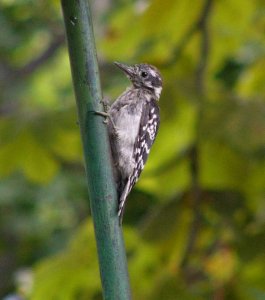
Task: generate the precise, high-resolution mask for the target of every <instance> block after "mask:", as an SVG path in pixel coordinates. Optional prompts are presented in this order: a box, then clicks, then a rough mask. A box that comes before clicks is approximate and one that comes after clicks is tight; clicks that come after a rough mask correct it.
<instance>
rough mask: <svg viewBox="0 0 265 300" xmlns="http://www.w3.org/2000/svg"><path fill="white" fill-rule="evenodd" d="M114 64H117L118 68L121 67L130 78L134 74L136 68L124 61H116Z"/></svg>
mask: <svg viewBox="0 0 265 300" xmlns="http://www.w3.org/2000/svg"><path fill="white" fill-rule="evenodd" d="M114 65H116V66H117V67H118V68H120V69H121V70H122V71H123V72H124V73H125V74H126V75H127V76H128V77H129V78H131V77H132V76H133V74H134V68H133V67H131V66H128V65H125V64H122V63H119V62H117V61H115V62H114Z"/></svg>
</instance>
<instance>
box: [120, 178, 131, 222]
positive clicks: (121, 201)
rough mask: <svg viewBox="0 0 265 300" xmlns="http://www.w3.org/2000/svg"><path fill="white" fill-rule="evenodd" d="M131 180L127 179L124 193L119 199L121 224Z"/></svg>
mask: <svg viewBox="0 0 265 300" xmlns="http://www.w3.org/2000/svg"><path fill="white" fill-rule="evenodd" d="M131 188H132V186H131V181H130V179H129V180H128V181H127V183H126V185H125V187H124V189H123V191H122V194H121V196H120V199H119V211H118V217H119V224H120V225H121V224H122V219H123V214H124V210H125V202H126V199H127V197H128V195H129V193H130V191H131Z"/></svg>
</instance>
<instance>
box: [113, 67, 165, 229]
mask: <svg viewBox="0 0 265 300" xmlns="http://www.w3.org/2000/svg"><path fill="white" fill-rule="evenodd" d="M115 65H116V66H118V67H119V68H120V69H121V70H122V71H123V72H124V73H125V74H126V76H127V77H128V78H129V79H130V80H131V82H132V87H130V88H128V89H127V90H126V91H125V92H124V93H123V94H121V95H120V96H119V97H118V99H117V100H116V101H115V102H114V103H113V104H112V105H111V107H110V109H109V111H108V115H109V119H110V120H109V122H108V131H109V136H110V144H111V150H112V156H113V161H114V172H115V179H116V182H117V189H118V194H119V211H118V215H119V219H120V224H121V222H122V217H123V213H124V208H125V202H126V199H127V196H128V194H129V193H130V191H131V189H132V188H133V186H134V185H135V183H136V182H137V180H138V178H139V176H140V174H141V172H142V170H143V168H144V165H145V163H146V160H147V158H148V155H149V152H150V148H151V146H152V145H153V143H154V140H155V137H156V135H157V131H158V128H159V123H160V117H159V107H158V104H157V102H158V100H159V97H160V94H161V91H162V79H161V75H160V73H159V71H158V70H157V69H156V68H155V67H153V66H151V65H148V64H136V65H133V66H128V65H125V64H121V63H117V62H115Z"/></svg>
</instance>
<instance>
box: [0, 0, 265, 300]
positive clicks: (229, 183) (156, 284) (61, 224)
mask: <svg viewBox="0 0 265 300" xmlns="http://www.w3.org/2000/svg"><path fill="white" fill-rule="evenodd" d="M94 2H95V3H94ZM94 2H92V1H91V4H92V8H93V19H94V29H95V34H96V41H97V49H98V57H99V66H100V72H101V80H102V86H103V93H104V95H105V96H108V97H110V98H112V99H115V97H117V96H118V95H119V94H120V93H121V92H122V91H123V90H124V89H125V87H126V86H127V85H128V81H127V79H126V78H125V77H124V76H123V75H122V74H121V72H120V71H119V70H118V69H116V68H115V67H114V66H113V64H112V62H113V61H122V62H125V63H138V62H147V63H151V64H154V65H155V66H157V67H158V68H159V69H160V70H161V73H162V76H163V79H164V89H163V92H162V96H161V100H160V107H161V118H162V121H161V127H160V131H159V134H158V137H157V141H156V143H155V145H154V146H153V149H152V151H151V155H150V158H149V160H148V163H147V165H146V168H145V170H144V172H143V174H142V176H141V180H140V181H139V182H138V184H137V185H136V187H135V188H134V190H133V191H132V193H131V195H130V197H129V200H128V205H127V209H126V213H125V218H124V233H125V243H126V248H127V255H128V260H129V272H130V277H131V284H132V291H133V295H134V299H137V300H138V299H139V300H141V299H142V300H148V299H152V300H153V299H165V300H171V299H172V300H175V299H181V300H186V299H188V300H189V299H192V300H200V299H202V300H204V299H213V300H222V299H235V300H252V299H253V300H260V299H265V288H264V286H265V285H264V269H265V229H264V228H265V226H264V225H265V224H264V223H265V104H264V101H265V100H264V98H265V96H264V95H265V84H264V82H265V72H264V70H265V38H264V32H265V5H264V1H261V0H252V1H249V0H233V1H228V0H220V1H214V0H213V1H210V0H207V1H202V0H199V1H187V0H177V1H176V0H154V1H150V2H148V1H146V2H144V1H126V0H123V1H122V0H120V1H104V2H103V1H94ZM98 2H100V3H98ZM0 24H1V38H0V179H1V182H0V237H1V239H0V297H3V296H4V295H7V294H10V293H14V292H16V293H19V294H20V295H23V296H24V297H25V298H26V299H34V300H35V299H37V300H38V299H40V300H42V299H56V300H57V299H64V300H67V299H69V300H72V299H101V287H100V279H99V271H98V264H97V254H96V248H95V242H94V236H93V227H92V223H91V218H90V212H89V211H90V210H89V207H88V201H87V188H86V182H85V174H84V169H83V160H82V152H81V144H80V134H79V128H78V125H77V124H76V121H77V113H76V106H75V101H74V96H73V88H72V82H71V77H70V66H69V59H68V53H67V49H66V46H65V40H64V27H63V21H62V13H61V8H60V3H59V1H55V0H54V1H42V0H41V1H29V0H21V1H11V0H4V1H2V3H1V10H0Z"/></svg>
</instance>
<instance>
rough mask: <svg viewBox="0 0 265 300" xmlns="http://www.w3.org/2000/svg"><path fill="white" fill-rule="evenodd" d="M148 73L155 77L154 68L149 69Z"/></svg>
mask: <svg viewBox="0 0 265 300" xmlns="http://www.w3.org/2000/svg"><path fill="white" fill-rule="evenodd" d="M149 72H150V74H151V75H152V76H153V77H157V74H156V72H155V71H154V70H152V69H150V71H149Z"/></svg>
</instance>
